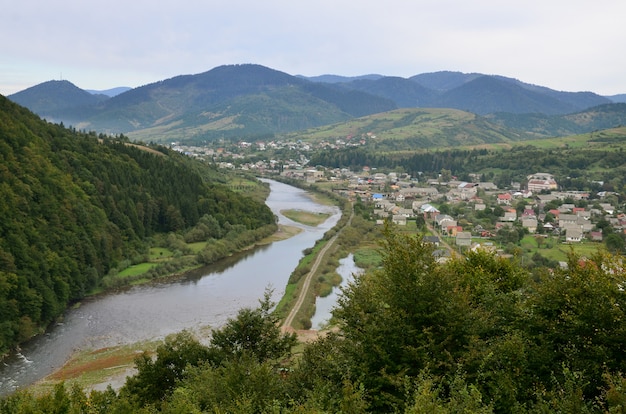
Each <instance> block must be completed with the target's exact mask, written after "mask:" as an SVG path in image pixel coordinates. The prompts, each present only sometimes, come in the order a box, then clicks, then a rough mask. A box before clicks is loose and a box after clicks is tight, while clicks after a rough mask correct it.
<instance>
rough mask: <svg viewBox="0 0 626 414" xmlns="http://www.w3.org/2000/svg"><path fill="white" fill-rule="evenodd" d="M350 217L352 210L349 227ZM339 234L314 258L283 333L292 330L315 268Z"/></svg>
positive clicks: (347, 224)
mask: <svg viewBox="0 0 626 414" xmlns="http://www.w3.org/2000/svg"><path fill="white" fill-rule="evenodd" d="M352 217H354V209H352V213H351V214H350V218H349V219H348V222H347V223H346V226H349V225H351V224H352ZM340 232H341V229H339V231H337V233H336V234H335V235H334V236H333V238H332V239H330V240H329V241H328V243H326V245H325V246H324V247H323V248H322V249H321V250H320V251H319V253H318V254H317V256H316V257H315V261H314V262H313V266H311V270H310V271H309V273H307V274H306V276H305V279H304V283H303V284H302V289H300V293H299V294H298V298H297V300H296V303H295V304H294V305H293V307H292V308H291V311H290V312H289V314H288V315H287V317H286V318H285V320H284V321H283V325H282V330H283V332H284V331H290V330H293V327H292V324H293V319H294V318H295V317H296V315H297V314H298V312H299V311H300V308H301V307H302V304H303V303H304V299H305V297H306V295H307V292H308V291H309V288H310V287H311V280H313V276H314V275H315V273H316V272H317V268H318V267H319V266H320V264H321V263H322V260H324V256H325V255H326V252H327V251H328V249H330V248H331V247H332V246H333V244H334V243H335V241H336V240H337V237H338V236H339V233H340Z"/></svg>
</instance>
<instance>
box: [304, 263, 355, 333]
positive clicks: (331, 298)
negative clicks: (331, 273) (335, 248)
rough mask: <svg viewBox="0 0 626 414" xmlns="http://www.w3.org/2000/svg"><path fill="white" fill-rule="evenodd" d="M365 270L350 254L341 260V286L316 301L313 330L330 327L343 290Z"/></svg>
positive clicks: (338, 271) (339, 270)
mask: <svg viewBox="0 0 626 414" xmlns="http://www.w3.org/2000/svg"><path fill="white" fill-rule="evenodd" d="M362 271H363V269H361V268H359V267H358V266H357V265H356V264H355V263H354V256H353V255H352V253H350V254H349V255H348V256H347V257H344V258H343V259H341V260H339V267H338V268H337V273H338V274H339V275H340V276H341V284H340V285H339V286H337V287H334V288H333V290H332V292H331V293H330V294H329V295H328V296H324V297H323V298H317V299H316V301H315V315H314V316H313V317H312V318H311V327H312V328H313V329H323V328H325V327H326V325H328V322H329V321H330V318H331V317H332V310H333V308H334V307H335V305H336V304H337V299H338V298H339V296H340V295H341V288H343V287H346V286H348V283H350V282H352V281H353V280H354V276H355V275H356V276H358V275H359V274H360V273H361V272H362Z"/></svg>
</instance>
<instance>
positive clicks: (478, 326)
mask: <svg viewBox="0 0 626 414" xmlns="http://www.w3.org/2000/svg"><path fill="white" fill-rule="evenodd" d="M381 247H382V249H381V254H382V267H380V268H378V269H375V270H372V271H370V272H367V273H366V274H364V275H363V276H360V277H359V278H357V279H356V280H355V281H354V282H353V283H352V284H350V285H349V286H348V288H347V289H346V290H345V291H344V294H343V296H341V297H340V299H339V301H338V304H337V308H336V310H335V311H334V317H335V318H336V322H337V324H338V330H337V333H330V334H328V335H327V336H325V337H321V338H319V339H317V340H316V341H314V342H312V343H309V344H306V345H303V346H304V350H303V351H302V354H301V355H300V356H299V357H297V358H288V357H289V352H288V351H289V347H290V346H291V345H293V337H291V336H290V335H284V334H281V333H280V329H279V327H278V326H277V323H276V322H277V320H276V318H275V316H273V315H272V313H270V312H269V310H270V309H271V308H272V305H271V304H270V303H269V301H268V299H267V298H268V296H267V295H266V297H265V300H262V301H261V305H260V307H259V308H258V309H244V310H242V311H240V313H239V314H238V315H237V317H236V318H234V319H232V320H229V321H228V323H227V324H226V326H225V327H224V328H222V329H220V330H217V331H213V332H212V337H211V342H210V344H209V345H208V346H205V345H201V343H200V341H199V340H197V339H194V338H192V337H190V335H189V334H187V333H182V334H180V335H177V336H175V337H172V338H169V339H168V340H166V341H165V342H164V343H163V344H162V345H161V346H159V348H158V349H157V352H156V356H155V357H154V358H151V357H150V355H141V356H139V357H138V358H137V360H136V366H137V369H138V372H137V374H136V375H134V376H133V377H130V378H128V379H127V381H126V384H125V385H124V386H123V387H122V388H121V389H120V390H119V391H118V392H116V391H114V390H112V389H110V388H109V389H108V390H106V391H103V392H101V391H93V392H91V393H89V394H87V393H85V392H84V391H83V390H80V389H78V388H73V389H66V388H65V387H64V386H63V385H59V386H58V387H57V388H56V390H55V391H54V392H53V393H51V394H49V395H45V396H39V397H34V396H32V395H30V394H28V393H26V392H18V393H16V394H15V395H13V396H11V397H8V398H6V399H5V400H3V401H0V412H7V413H9V412H10V413H20V412H24V413H26V412H55V413H70V412H89V413H109V412H134V413H155V412H161V413H180V412H185V413H216V412H228V413H270V412H271V413H303V412H307V413H308V412H314V413H338V412H342V413H366V412H372V413H391V412H393V413H406V414H418V413H424V414H426V413H428V414H430V413H461V412H462V413H537V414H539V413H622V412H624V409H625V408H626V377H625V376H624V373H625V372H626V354H624V352H623V340H624V337H625V335H626V314H625V312H626V293H625V292H624V289H623V287H624V285H625V284H626V274H625V273H624V269H623V258H621V257H611V256H603V255H597V256H595V257H593V258H589V259H586V260H581V259H580V258H577V257H573V256H572V257H571V258H570V261H569V267H568V268H567V269H563V268H557V269H554V270H552V271H546V272H545V273H541V274H535V275H531V274H530V273H528V272H527V271H526V270H524V269H523V268H522V267H521V266H518V265H517V264H516V263H513V262H511V261H509V260H508V259H503V258H499V257H497V256H495V255H493V254H490V253H487V252H473V253H470V254H469V255H467V256H465V257H457V258H454V259H452V260H451V261H449V262H447V263H444V264H440V263H437V262H436V261H435V259H434V258H433V255H432V249H433V247H432V246H431V245H430V244H427V243H424V242H423V240H422V238H421V237H420V236H412V235H406V234H400V233H395V232H394V231H392V229H389V228H387V229H385V231H384V238H383V240H382V246H381Z"/></svg>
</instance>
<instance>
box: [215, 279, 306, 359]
mask: <svg viewBox="0 0 626 414" xmlns="http://www.w3.org/2000/svg"><path fill="white" fill-rule="evenodd" d="M259 303H260V306H259V307H258V308H256V309H250V308H244V309H242V310H240V311H239V313H238V314H237V317H236V318H234V319H229V320H228V322H227V323H226V325H225V326H224V327H223V328H221V329H218V330H213V331H212V333H211V346H210V348H211V350H212V352H213V353H215V355H217V357H218V358H219V359H220V360H228V359H233V358H234V359H236V358H240V357H242V356H244V355H251V356H253V357H254V359H256V360H257V361H258V362H264V361H268V360H275V359H278V358H281V357H284V356H285V355H286V354H288V353H289V352H290V351H291V348H292V347H293V346H294V345H295V344H296V341H297V338H296V335H295V333H284V334H283V333H282V332H281V330H280V328H279V326H278V323H279V321H280V320H279V319H278V317H277V316H275V315H274V314H272V313H271V309H272V308H273V307H274V303H272V301H271V291H269V290H267V291H266V292H265V295H264V297H263V299H262V300H260V301H259Z"/></svg>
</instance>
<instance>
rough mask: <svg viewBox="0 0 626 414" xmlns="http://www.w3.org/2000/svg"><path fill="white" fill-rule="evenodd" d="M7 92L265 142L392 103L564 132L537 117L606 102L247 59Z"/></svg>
mask: <svg viewBox="0 0 626 414" xmlns="http://www.w3.org/2000/svg"><path fill="white" fill-rule="evenodd" d="M101 92H103V93H110V94H113V93H115V92H112V91H101ZM9 98H10V99H12V100H14V101H15V102H18V103H20V104H21V105H24V106H26V107H28V108H29V109H31V110H32V111H34V112H36V113H37V114H39V115H40V116H42V117H44V118H46V119H48V120H49V121H54V122H61V121H62V122H63V123H65V124H67V125H72V126H74V127H75V128H78V129H81V130H94V131H97V132H104V133H115V134H117V133H124V134H126V135H128V136H129V137H131V138H133V139H137V140H148V141H154V142H164V141H169V140H172V139H176V140H179V141H180V140H196V141H204V140H213V139H216V138H233V139H235V138H236V139H250V140H253V139H258V138H263V139H265V138H267V137H268V136H273V135H275V134H285V133H290V132H293V131H300V130H305V129H310V128H314V127H318V126H322V125H330V124H334V123H338V122H343V121H347V120H350V119H353V118H355V117H362V116H366V115H371V114H375V113H381V112H386V111H390V110H394V109H396V108H453V109H460V110H463V111H469V112H472V113H475V114H478V115H489V116H490V117H491V119H493V120H494V122H497V123H499V124H501V125H511V124H512V125H518V126H519V125H525V126H526V127H527V128H529V129H528V130H529V131H532V132H534V133H537V134H540V135H543V134H545V133H547V132H549V133H552V132H554V131H559V130H569V129H570V128H569V127H567V126H563V125H565V124H567V123H568V121H564V120H559V121H557V120H556V119H551V120H550V121H549V122H548V121H546V119H548V118H550V117H552V116H557V115H565V114H573V113H578V112H581V111H584V110H586V109H588V108H592V107H596V106H599V105H605V104H610V103H612V102H613V101H612V100H611V99H609V98H608V97H603V96H600V95H597V94H595V93H592V92H562V91H555V90H552V89H550V88H547V87H543V86H537V85H532V84H528V83H524V82H521V81H519V80H517V79H512V78H507V77H504V76H499V75H484V74H480V73H462V72H452V71H442V72H434V73H424V74H420V75H415V76H412V77H410V78H408V79H406V78H401V77H392V76H382V75H376V74H370V75H363V76H354V77H346V76H337V75H322V76H316V77H304V76H300V75H299V76H292V75H289V74H287V73H284V72H280V71H277V70H274V69H270V68H267V67H264V66H260V65H254V64H246V65H225V66H219V67H216V68H214V69H211V70H209V71H207V72H204V73H200V74H196V75H181V76H177V77H174V78H171V79H166V80H163V81H159V82H155V83H152V84H149V85H145V86H142V87H139V88H135V89H130V90H127V91H125V92H122V93H120V94H117V95H115V96H112V97H110V98H109V97H108V96H105V95H103V94H99V95H92V94H90V93H89V92H87V91H82V90H80V89H79V88H77V87H75V86H74V85H72V84H71V83H69V82H67V81H52V82H46V83H44V84H41V85H37V86H34V87H32V88H29V89H27V90H26V91H22V92H19V93H17V94H14V95H11V96H10V97H9ZM613 99H619V96H616V97H614V98H613ZM507 114H508V115H507ZM530 114H532V115H530ZM531 120H534V121H535V122H537V124H531ZM552 122H556V123H557V124H561V126H558V127H557V126H555V125H552ZM612 126H616V125H612ZM608 127H611V126H608Z"/></svg>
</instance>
